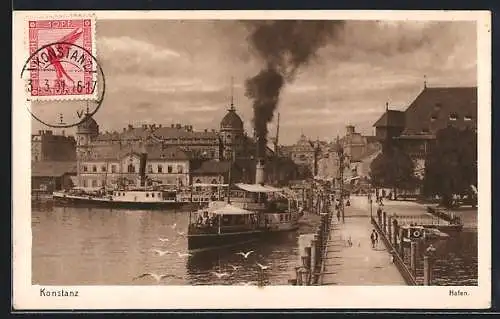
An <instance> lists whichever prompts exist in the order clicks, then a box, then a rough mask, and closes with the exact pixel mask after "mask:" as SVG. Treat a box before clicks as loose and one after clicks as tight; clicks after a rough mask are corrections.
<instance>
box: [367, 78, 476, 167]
mask: <svg viewBox="0 0 500 319" xmlns="http://www.w3.org/2000/svg"><path fill="white" fill-rule="evenodd" d="M374 126H375V129H376V132H377V133H376V136H377V137H379V138H380V139H381V140H390V141H391V142H392V143H394V144H395V145H398V146H400V147H401V148H402V149H403V150H404V151H405V152H406V153H407V154H408V155H410V157H411V158H412V159H414V160H415V161H418V162H419V163H420V162H421V161H423V160H424V159H425V157H426V155H427V153H428V152H429V150H430V147H431V146H432V143H433V142H434V140H435V138H436V133H437V132H438V131H439V130H441V129H444V128H446V127H448V126H453V127H456V128H458V129H460V130H464V129H471V130H474V131H476V130H477V88H476V87H424V89H423V90H422V91H421V92H420V94H419V95H418V96H417V97H416V99H415V100H414V101H413V102H412V103H411V104H410V105H409V106H408V108H407V109H406V110H405V111H404V112H403V111H394V110H386V112H385V113H384V114H383V115H382V116H381V118H380V119H379V120H378V121H377V122H375V124H374ZM387 132H390V133H389V134H387Z"/></svg>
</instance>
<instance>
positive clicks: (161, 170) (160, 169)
mask: <svg viewBox="0 0 500 319" xmlns="http://www.w3.org/2000/svg"><path fill="white" fill-rule="evenodd" d="M158 173H163V166H162V165H161V164H158Z"/></svg>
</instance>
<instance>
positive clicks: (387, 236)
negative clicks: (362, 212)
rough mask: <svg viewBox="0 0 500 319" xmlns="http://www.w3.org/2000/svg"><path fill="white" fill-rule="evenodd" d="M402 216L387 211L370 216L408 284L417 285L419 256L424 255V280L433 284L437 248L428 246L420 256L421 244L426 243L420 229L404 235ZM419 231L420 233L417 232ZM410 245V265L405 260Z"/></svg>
mask: <svg viewBox="0 0 500 319" xmlns="http://www.w3.org/2000/svg"><path fill="white" fill-rule="evenodd" d="M400 217H401V216H398V215H395V214H394V215H392V216H389V215H388V214H387V213H386V212H385V211H383V212H381V213H380V212H377V218H374V217H373V216H372V217H371V218H370V219H371V223H372V224H373V227H374V228H375V230H376V231H377V233H378V234H379V236H380V237H381V238H382V240H383V242H384V245H385V246H386V248H387V250H388V251H389V252H390V253H391V254H392V256H393V261H394V264H395V265H396V267H397V268H398V270H399V272H400V273H401V276H402V277H403V278H404V280H405V282H406V284H407V285H412V286H413V285H417V280H416V273H417V264H418V263H417V258H418V257H422V258H423V261H424V282H423V284H424V285H426V286H428V285H431V284H432V267H433V264H434V259H435V258H434V257H435V256H434V253H435V248H434V247H432V245H430V246H429V247H427V249H426V251H425V254H424V255H423V256H419V246H420V245H422V244H423V243H425V241H424V240H422V238H421V235H422V234H420V230H418V229H416V230H415V232H414V233H413V234H409V233H407V236H404V227H401V224H404V223H405V221H404V220H400ZM417 232H418V234H416V233H417ZM408 245H409V246H410V256H409V260H410V262H409V266H408V265H407V264H406V263H405V262H404V260H405V254H407V252H405V246H408ZM406 257H408V256H406Z"/></svg>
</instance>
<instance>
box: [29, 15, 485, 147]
mask: <svg viewBox="0 0 500 319" xmlns="http://www.w3.org/2000/svg"><path fill="white" fill-rule="evenodd" d="M247 36H248V31H247V29H246V28H245V27H244V26H243V25H242V24H241V23H239V22H237V21H116V20H109V21H103V20H99V21H98V23H97V57H98V60H99V61H100V64H101V66H102V69H103V71H104V73H105V75H106V97H105V101H104V103H103V105H102V107H101V109H100V110H99V111H98V113H97V114H96V115H95V119H96V120H97V121H98V123H99V125H100V127H101V130H103V131H104V130H110V131H111V130H121V129H122V128H123V127H125V126H126V125H127V124H129V123H131V124H134V125H141V124H147V123H150V124H151V123H159V124H160V123H161V124H163V125H169V124H170V123H185V124H192V125H193V126H194V127H195V128H196V129H200V130H202V129H204V128H209V129H211V128H218V126H219V122H220V119H221V118H222V116H223V115H224V114H225V112H226V109H227V108H228V105H229V101H230V83H231V77H234V99H235V105H236V108H237V111H238V113H239V114H240V115H241V117H242V118H243V120H244V122H245V125H246V128H247V130H248V131H249V132H250V133H251V130H252V128H251V127H252V126H251V119H252V106H251V102H250V101H249V100H248V99H247V98H246V97H245V95H244V88H243V84H244V81H245V79H246V78H248V77H251V76H253V75H255V74H256V73H258V71H259V70H260V67H261V65H260V62H259V61H258V60H257V59H255V57H254V55H253V54H252V52H251V50H250V49H249V45H248V42H247V41H246V38H247ZM476 72H477V71H476V28H475V23H474V22H379V21H348V22H346V23H345V24H344V25H343V27H342V29H341V30H340V31H339V33H338V36H337V37H336V38H335V39H332V40H331V41H330V42H329V43H328V44H327V45H326V46H325V47H324V48H322V49H320V51H319V52H318V54H317V57H316V58H315V59H314V60H313V61H311V63H309V64H308V65H307V66H305V67H303V68H302V69H300V71H299V73H298V74H297V77H296V79H295V81H294V82H293V83H290V84H287V85H286V87H285V88H284V90H283V91H282V95H281V99H280V102H279V106H278V110H279V112H280V114H281V121H280V122H281V123H280V141H281V142H282V143H284V144H291V143H293V142H295V141H296V140H297V139H298V137H299V135H300V134H301V132H303V133H304V134H306V135H308V136H310V137H311V138H316V137H319V138H321V139H327V140H330V139H332V138H334V137H335V136H336V135H337V134H340V135H343V133H344V127H345V125H346V124H348V123H349V124H353V125H355V126H356V127H357V130H358V131H360V132H362V133H365V134H372V133H373V128H372V124H373V123H374V121H376V120H377V118H378V117H379V116H380V115H381V113H382V112H383V111H384V109H385V103H386V102H389V105H390V106H391V108H395V109H404V108H405V107H406V106H407V105H408V104H409V103H411V101H412V100H413V99H414V98H415V97H416V96H417V94H418V93H419V92H420V91H421V90H422V88H423V81H424V75H426V76H427V83H428V86H475V85H476ZM33 129H35V130H37V129H43V126H42V125H41V124H39V123H38V122H36V121H34V122H33ZM270 130H271V131H274V126H273V124H271V125H270Z"/></svg>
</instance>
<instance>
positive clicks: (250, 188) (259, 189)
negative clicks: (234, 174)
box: [236, 183, 282, 193]
mask: <svg viewBox="0 0 500 319" xmlns="http://www.w3.org/2000/svg"><path fill="white" fill-rule="evenodd" d="M236 186H237V187H238V188H240V189H242V190H245V191H247V192H251V193H275V192H281V191H282V189H280V188H276V187H272V186H267V185H260V184H243V183H238V184H236Z"/></svg>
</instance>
